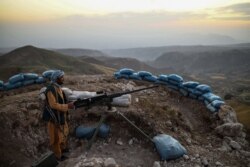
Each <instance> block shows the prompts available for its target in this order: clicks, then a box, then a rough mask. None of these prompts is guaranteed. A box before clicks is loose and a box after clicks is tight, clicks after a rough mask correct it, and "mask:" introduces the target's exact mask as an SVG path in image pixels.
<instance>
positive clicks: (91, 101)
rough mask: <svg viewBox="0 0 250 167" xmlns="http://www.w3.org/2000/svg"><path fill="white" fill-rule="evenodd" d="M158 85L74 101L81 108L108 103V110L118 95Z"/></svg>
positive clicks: (76, 106)
mask: <svg viewBox="0 0 250 167" xmlns="http://www.w3.org/2000/svg"><path fill="white" fill-rule="evenodd" d="M156 87H158V86H150V87H146V88H141V89H136V90H132V91H125V92H120V93H114V94H107V93H106V92H105V93H103V94H101V95H97V96H94V97H90V98H86V99H78V100H77V101H75V102H74V105H75V108H76V109H77V108H80V107H88V108H90V107H91V106H93V105H104V106H105V105H106V106H108V110H110V109H111V107H112V105H111V103H112V101H113V99H114V98H116V97H120V96H122V95H126V94H131V93H135V92H139V91H143V90H146V89H152V88H156Z"/></svg>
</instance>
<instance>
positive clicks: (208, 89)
mask: <svg viewBox="0 0 250 167" xmlns="http://www.w3.org/2000/svg"><path fill="white" fill-rule="evenodd" d="M195 89H196V90H198V91H200V92H202V94H204V93H208V92H212V90H211V87H210V86H208V85H205V84H201V85H198V86H197V87H196V88H195Z"/></svg>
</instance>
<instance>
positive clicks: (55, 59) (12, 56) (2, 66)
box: [0, 46, 104, 79]
mask: <svg viewBox="0 0 250 167" xmlns="http://www.w3.org/2000/svg"><path fill="white" fill-rule="evenodd" d="M47 69H62V70H64V71H65V72H67V73H81V74H103V73H104V71H102V68H101V67H100V66H99V67H98V66H96V65H93V64H90V63H86V62H84V61H83V60H81V59H78V58H76V57H72V56H66V55H63V54H60V53H57V52H54V51H49V50H45V49H40V48H36V47H33V46H24V47H21V48H18V49H15V50H13V51H11V52H9V53H7V54H5V55H2V56H1V57H0V71H1V74H0V79H7V78H9V77H10V76H11V75H13V74H16V73H20V72H36V73H42V72H43V71H45V70H47Z"/></svg>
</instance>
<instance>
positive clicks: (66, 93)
mask: <svg viewBox="0 0 250 167" xmlns="http://www.w3.org/2000/svg"><path fill="white" fill-rule="evenodd" d="M62 91H63V93H64V94H65V96H66V98H67V97H69V96H70V95H72V94H73V91H72V90H71V89H69V88H66V87H62Z"/></svg>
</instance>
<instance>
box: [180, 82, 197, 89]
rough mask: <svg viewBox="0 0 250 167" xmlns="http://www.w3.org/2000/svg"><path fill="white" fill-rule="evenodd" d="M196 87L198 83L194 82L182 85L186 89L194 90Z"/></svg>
mask: <svg viewBox="0 0 250 167" xmlns="http://www.w3.org/2000/svg"><path fill="white" fill-rule="evenodd" d="M198 85H199V82H195V81H187V82H183V83H182V86H183V87H186V88H195V87H196V86H198Z"/></svg>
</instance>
